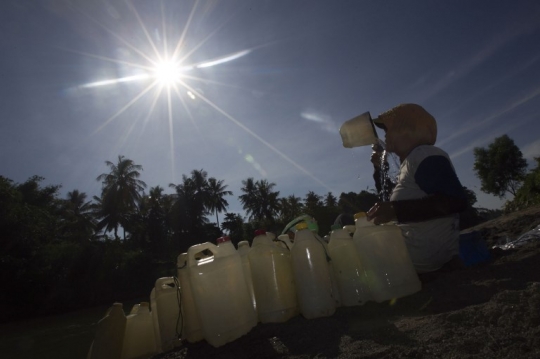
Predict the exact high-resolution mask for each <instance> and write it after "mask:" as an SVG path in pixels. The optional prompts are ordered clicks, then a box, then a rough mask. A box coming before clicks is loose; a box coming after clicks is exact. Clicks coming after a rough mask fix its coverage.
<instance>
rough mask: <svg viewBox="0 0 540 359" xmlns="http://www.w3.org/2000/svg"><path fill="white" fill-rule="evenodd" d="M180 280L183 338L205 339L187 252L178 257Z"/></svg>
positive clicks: (191, 340) (191, 341)
mask: <svg viewBox="0 0 540 359" xmlns="http://www.w3.org/2000/svg"><path fill="white" fill-rule="evenodd" d="M177 268H178V281H179V282H180V292H181V296H180V298H181V300H182V305H181V308H182V319H183V320H182V322H183V326H182V338H183V339H186V340H187V341H188V342H190V343H195V342H198V341H201V340H203V333H202V325H201V320H200V319H199V313H198V312H197V307H196V306H195V300H194V299H193V292H192V290H191V279H190V277H189V268H188V266H187V253H182V254H180V255H179V256H178V259H177Z"/></svg>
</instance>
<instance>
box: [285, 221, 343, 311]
mask: <svg viewBox="0 0 540 359" xmlns="http://www.w3.org/2000/svg"><path fill="white" fill-rule="evenodd" d="M291 257H292V258H291V259H292V267H293V274H294V281H295V284H296V293H297V295H298V304H299V306H300V313H302V315H303V316H304V317H305V318H306V319H313V318H320V317H327V316H330V315H332V314H334V312H335V311H336V301H335V298H334V296H333V291H332V280H331V276H330V266H329V265H328V261H327V256H326V252H325V249H324V247H323V244H322V243H321V242H319V241H318V240H317V239H316V238H315V235H314V234H313V233H312V232H311V231H310V230H309V229H308V227H307V224H306V223H304V222H302V223H299V224H297V225H296V234H295V239H294V246H293V248H292V250H291Z"/></svg>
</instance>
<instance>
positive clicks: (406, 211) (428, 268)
mask: <svg viewBox="0 0 540 359" xmlns="http://www.w3.org/2000/svg"><path fill="white" fill-rule="evenodd" d="M373 122H374V123H375V125H376V126H377V127H379V128H382V129H383V130H384V131H385V135H386V136H385V142H386V151H388V152H392V153H395V154H396V155H397V156H398V157H399V159H400V163H401V165H400V170H399V176H398V179H397V182H396V183H395V187H394V188H393V190H392V193H391V196H390V201H387V202H378V203H376V204H375V205H374V206H373V207H372V208H371V209H370V210H369V212H368V213H367V216H368V220H370V221H373V223H375V224H382V223H386V222H389V221H395V222H397V225H398V226H399V227H400V229H401V231H402V233H403V236H404V237H405V243H406V245H407V249H408V250H409V254H410V257H411V259H412V262H413V264H414V266H415V268H416V270H417V272H418V273H426V272H432V271H436V270H438V269H440V268H441V267H443V266H444V265H445V264H446V263H449V262H451V261H452V260H453V259H454V258H455V257H456V256H457V255H458V254H459V213H460V212H461V211H463V210H465V209H466V207H467V200H466V195H465V192H464V189H463V186H462V185H461V183H460V181H459V179H458V177H457V175H456V172H455V170H454V167H453V165H452V163H451V161H450V158H449V156H448V154H447V153H446V152H445V151H443V150H441V149H440V148H438V147H435V146H434V144H435V140H436V138H437V123H436V121H435V119H434V118H433V116H431V115H430V114H429V113H428V112H427V111H426V110H425V109H424V108H422V107H421V106H419V105H416V104H403V105H399V106H397V107H394V108H392V109H391V110H389V111H387V112H384V113H383V114H381V115H380V116H379V117H378V118H376V119H374V120H373ZM381 156H382V151H380V149H379V148H377V147H374V152H373V154H372V158H371V161H372V163H373V164H374V165H375V164H378V163H381V160H380V158H381ZM383 163H384V161H383ZM376 170H377V168H376Z"/></svg>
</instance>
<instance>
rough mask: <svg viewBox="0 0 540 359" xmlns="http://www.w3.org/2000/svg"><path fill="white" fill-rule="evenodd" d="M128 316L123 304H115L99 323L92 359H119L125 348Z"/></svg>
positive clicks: (91, 351) (91, 353)
mask: <svg viewBox="0 0 540 359" xmlns="http://www.w3.org/2000/svg"><path fill="white" fill-rule="evenodd" d="M126 321H127V320H126V315H125V314H124V309H123V307H122V303H114V304H113V305H112V306H111V307H110V308H109V310H108V311H107V313H106V314H105V316H104V317H103V318H102V319H101V320H100V321H99V322H98V323H97V326H96V335H95V338H94V342H93V344H92V347H91V349H90V352H89V353H88V354H89V355H88V358H90V359H119V358H121V356H122V348H123V346H124V333H125V330H126Z"/></svg>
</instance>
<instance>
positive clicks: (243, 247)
mask: <svg viewBox="0 0 540 359" xmlns="http://www.w3.org/2000/svg"><path fill="white" fill-rule="evenodd" d="M250 249H251V248H250V247H249V242H248V241H240V242H238V253H239V254H240V258H241V259H242V268H243V270H244V278H245V279H246V285H247V287H248V291H249V297H250V298H251V302H252V303H253V310H255V312H257V300H256V299H255V292H254V290H253V279H252V278H253V277H252V275H251V266H250V264H249V257H248V254H249V251H250ZM257 317H258V314H257Z"/></svg>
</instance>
